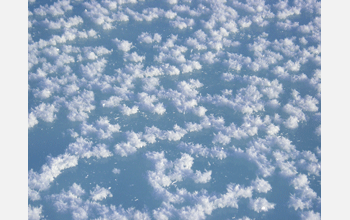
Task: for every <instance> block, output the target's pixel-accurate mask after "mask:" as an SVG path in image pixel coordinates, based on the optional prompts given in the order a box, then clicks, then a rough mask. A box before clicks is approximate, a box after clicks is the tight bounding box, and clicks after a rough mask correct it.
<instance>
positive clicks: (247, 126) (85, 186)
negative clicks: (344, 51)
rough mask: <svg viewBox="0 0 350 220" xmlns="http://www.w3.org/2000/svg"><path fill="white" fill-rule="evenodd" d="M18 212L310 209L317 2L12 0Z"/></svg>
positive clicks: (316, 183)
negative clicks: (17, 36) (19, 54)
mask: <svg viewBox="0 0 350 220" xmlns="http://www.w3.org/2000/svg"><path fill="white" fill-rule="evenodd" d="M28 5H29V8H28V10H29V12H28V32H29V35H28V70H29V72H28V83H29V90H28V97H29V102H28V104H29V106H28V109H29V112H28V133H29V151H28V154H29V158H28V159H29V170H28V199H29V204H28V218H29V219H191V220H194V219H233V218H235V219H320V217H321V202H320V201H321V200H320V198H321V190H320V185H321V184H320V179H321V176H320V175H321V148H320V144H321V141H320V139H321V137H320V135H321V121H320V116H321V66H320V59H321V42H320V36H321V35H320V33H321V25H320V24H321V13H320V6H321V4H320V1H317V0H310V1H299V0H295V1H288V0H278V1H277V0H275V1H264V0H233V1H225V0H223V1H221V0H220V1H218V0H159V1H152V0H91V1H81V0H58V1H44V0H36V1H32V0H29V1H28Z"/></svg>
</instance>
